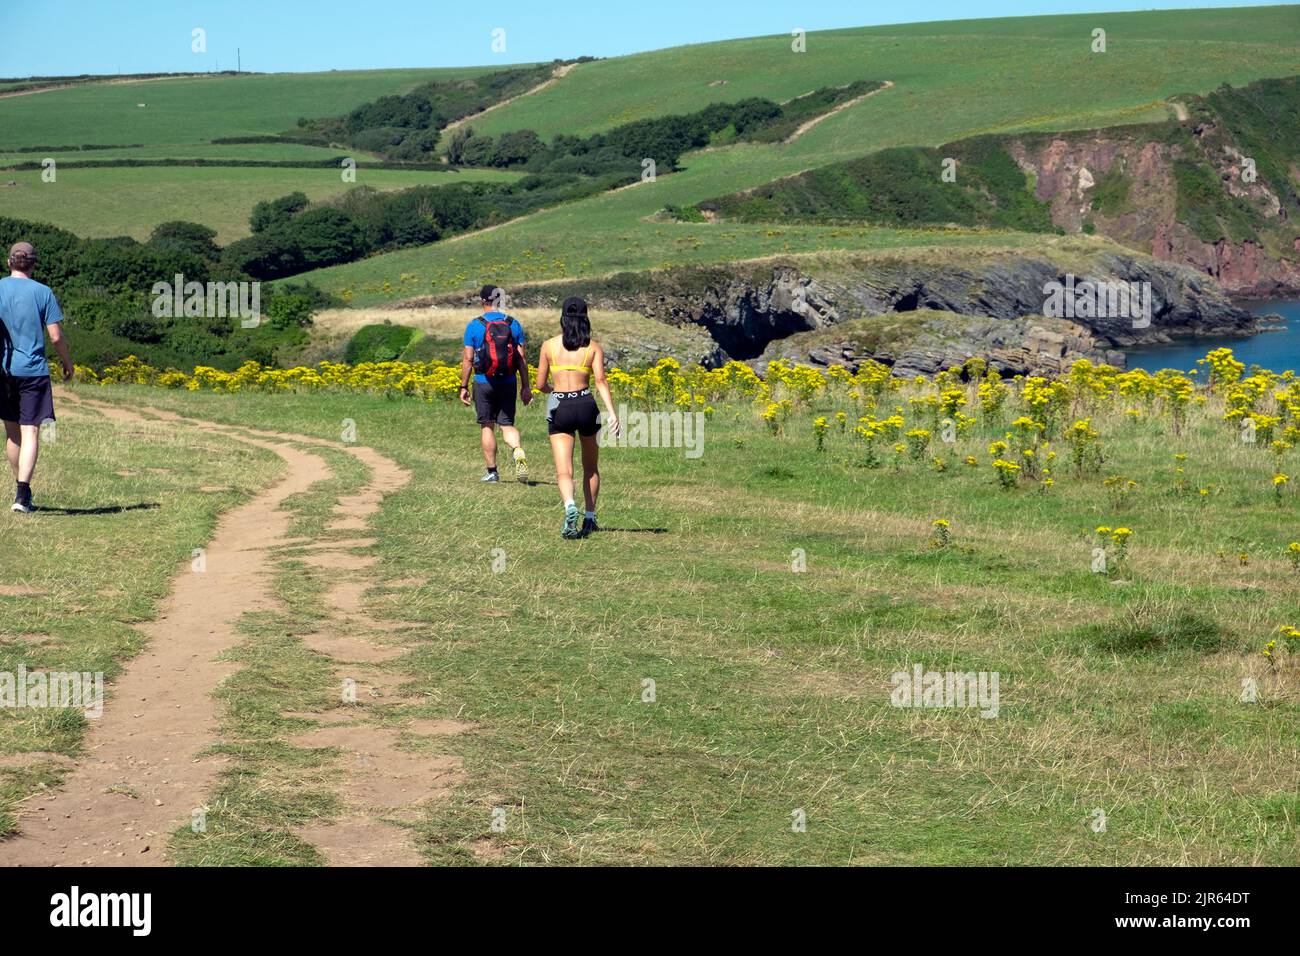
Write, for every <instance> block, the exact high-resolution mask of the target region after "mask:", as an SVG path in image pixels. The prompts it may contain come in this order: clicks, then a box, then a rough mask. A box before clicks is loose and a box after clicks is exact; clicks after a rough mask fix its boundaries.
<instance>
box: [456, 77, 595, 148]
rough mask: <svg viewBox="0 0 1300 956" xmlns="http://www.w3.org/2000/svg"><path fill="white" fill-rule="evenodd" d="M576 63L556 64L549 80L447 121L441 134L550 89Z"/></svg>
mask: <svg viewBox="0 0 1300 956" xmlns="http://www.w3.org/2000/svg"><path fill="white" fill-rule="evenodd" d="M577 65H578V64H576V63H565V64H562V65H560V66H557V67H556V68H555V71H554V72H553V73H552V74H551V78H550V79H549V80H546V81H545V82H542V83H538V84H537V85H536V86H534V87H533V88H532V89H531V90H524V91H523V92H522V93H520V94H518V95H517V96H512V97H510V98H509V99H506V100H502V101H501V102H500V103H493V104H492V105H491V106H489V107H488V108H487V109H485V110H479V112H477V113H474V114H473V115H472V116H464V117H462V118H460V119H458V120H455V121H454V122H451V123H448V124H447V125H446V126H444V127H443V128H442V135H443V136H446V135H447V134H448V133H450V132H451V131H452V130H454V129H456V128H457V127H459V126H464V125H465V124H466V123H472V122H474V121H475V120H477V119H482V118H483V117H484V116H486V115H487V114H488V113H491V112H492V111H493V110H499V109H501V108H502V107H503V106H509V105H510V104H511V103H513V102H515V101H516V100H522V99H523V98H524V97H525V96H533V95H535V94H537V93H540V92H542V90H546V89H550V88H551V87H552V86H554V85H555V84H556V83H558V82H559V81H560V80H561V79H563V78H564V77H565V76H568V75H569V73H570V72H571V71H572V70H573V68H574V67H575V66H577Z"/></svg>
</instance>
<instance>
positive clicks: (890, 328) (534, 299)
mask: <svg viewBox="0 0 1300 956" xmlns="http://www.w3.org/2000/svg"><path fill="white" fill-rule="evenodd" d="M1086 282H1093V283H1112V284H1118V283H1125V284H1127V283H1137V284H1139V285H1142V286H1144V287H1145V288H1146V289H1147V290H1148V291H1149V295H1150V315H1149V323H1148V322H1147V321H1146V320H1144V319H1140V318H1139V319H1135V318H1134V317H1133V316H1132V315H1112V314H1099V315H1089V316H1078V315H1074V316H1061V315H1056V316H1053V317H1051V320H1049V319H1044V318H1043V314H1044V312H1045V311H1051V310H1050V309H1048V308H1047V305H1048V299H1049V296H1048V293H1047V290H1048V289H1049V288H1050V287H1051V286H1052V284H1053V283H1059V284H1062V285H1064V284H1066V283H1070V284H1073V285H1082V284H1083V283H1086ZM569 295H582V296H583V297H585V298H586V299H587V300H588V302H589V303H590V304H591V306H592V308H593V309H596V310H601V309H605V310H629V311H635V312H640V313H641V314H643V315H646V316H648V317H651V318H655V319H658V320H660V321H663V322H666V323H669V324H672V325H677V326H682V325H687V324H691V325H697V326H700V327H702V328H704V329H705V330H707V331H708V333H709V334H710V336H711V337H712V338H713V340H714V341H715V342H716V343H717V350H716V352H715V354H713V355H712V356H710V357H709V358H708V360H707V364H715V363H720V362H723V361H726V360H727V359H729V358H736V359H741V360H750V359H758V358H762V357H770V356H774V355H778V354H779V355H788V357H791V358H795V359H799V360H802V361H812V362H821V363H823V364H827V363H831V362H840V363H842V364H850V365H852V364H855V363H856V362H858V361H861V360H862V359H863V358H865V357H868V356H871V357H875V358H877V359H879V360H882V361H885V362H887V363H889V364H893V365H896V367H897V368H898V370H899V374H913V373H926V372H932V371H935V370H937V369H938V368H941V367H946V364H952V362H951V361H950V359H953V358H954V357H955V358H956V360H957V361H960V360H962V359H964V358H967V357H970V356H972V355H982V356H984V357H986V358H988V359H990V360H991V361H993V362H994V364H996V365H999V366H1000V367H1002V368H1004V369H1007V370H1010V371H1012V372H1023V371H1031V370H1037V371H1053V370H1060V369H1061V368H1064V367H1067V366H1068V365H1069V363H1070V362H1071V361H1073V360H1074V359H1075V358H1079V357H1087V358H1090V359H1093V360H1095V361H1104V362H1109V363H1110V364H1115V365H1122V364H1123V361H1124V357H1123V355H1122V353H1120V352H1119V351H1118V349H1120V348H1122V347H1125V346H1131V345H1136V344H1154V343H1161V342H1168V341H1170V339H1171V338H1172V337H1176V336H1183V335H1200V336H1240V335H1248V334H1251V333H1253V332H1255V331H1257V330H1258V329H1259V327H1260V322H1259V320H1258V319H1257V318H1256V317H1254V316H1252V315H1251V314H1250V313H1248V312H1247V311H1245V310H1244V309H1241V308H1239V307H1238V306H1236V305H1234V304H1233V303H1232V302H1231V301H1230V300H1229V299H1228V298H1227V297H1226V296H1225V295H1224V293H1223V292H1222V290H1221V289H1220V288H1219V287H1218V286H1217V284H1216V283H1215V282H1214V281H1213V280H1211V279H1209V278H1208V277H1206V276H1204V275H1201V274H1198V273H1197V272H1196V271H1194V270H1192V269H1190V268H1186V267H1183V266H1176V265H1173V264H1170V263H1166V262H1160V261H1158V260H1156V259H1154V258H1152V257H1150V256H1141V255H1137V254H1132V253H1127V252H1123V251H1101V252H1098V251H1096V250H1095V249H1086V248H1084V246H1083V244H1081V243H1079V241H1078V240H1060V239H1045V240H1044V244H1043V250H1042V252H1041V253H1039V254H1035V255H1033V256H1029V257H1026V256H1023V255H1021V254H1017V253H1014V252H1011V251H1004V252H1000V253H984V254H972V255H971V256H969V257H968V258H967V260H966V261H963V262H960V263H943V264H941V263H937V262H934V261H933V258H932V256H930V255H927V254H926V253H925V252H916V253H912V254H899V255H891V256H888V257H884V256H878V255H866V254H864V255H836V256H825V257H811V258H808V259H798V260H795V259H791V260H786V261H776V262H766V263H762V264H755V263H734V264H729V265H725V266H716V267H703V268H679V269H670V270H664V271H662V272H649V273H625V274H620V275H616V276H611V277H608V278H603V279H595V280H586V281H574V282H565V283H554V284H547V285H542V286H531V287H528V286H525V287H521V288H518V289H514V290H511V297H512V302H513V303H514V304H516V305H518V306H524V307H528V306H532V307H554V306H556V304H557V303H558V302H560V301H561V300H563V299H564V298H565V297H566V296H569ZM455 301H456V300H455V299H454V298H451V297H444V298H442V299H440V300H437V303H446V304H450V303H451V302H455ZM913 313H915V315H913ZM873 319H876V320H887V321H874V322H873V321H871V320H873ZM936 323H937V324H936ZM939 326H942V329H941V330H940V329H939V328H938V327H939ZM840 327H843V328H844V329H846V330H848V329H850V328H852V330H853V332H854V335H853V336H852V337H851V338H850V337H844V338H838V339H837V338H836V335H835V330H836V329H838V328H840ZM809 332H818V333H819V335H818V336H816V337H815V339H808V338H805V337H801V336H800V333H809ZM782 343H786V344H785V345H784V346H782Z"/></svg>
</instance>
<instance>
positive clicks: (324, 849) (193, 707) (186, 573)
mask: <svg viewBox="0 0 1300 956" xmlns="http://www.w3.org/2000/svg"><path fill="white" fill-rule="evenodd" d="M64 398H65V400H67V401H69V402H73V403H75V404H76V405H78V406H80V407H82V408H86V409H91V410H94V411H96V412H98V413H100V414H103V415H105V416H107V417H110V418H113V419H116V420H118V421H124V422H132V423H142V424H148V423H149V422H150V421H151V420H152V421H154V422H169V423H176V424H181V425H183V426H185V427H190V428H195V429H200V430H203V431H208V432H216V433H219V434H221V435H222V436H224V437H226V438H228V439H230V440H232V441H238V442H241V443H244V444H246V445H250V446H253V447H256V448H261V449H264V450H267V451H270V452H272V453H273V454H275V455H278V456H279V457H280V458H281V459H282V460H283V461H284V463H285V465H286V466H287V474H286V475H285V476H284V477H283V478H281V479H280V480H279V481H278V482H276V483H275V484H274V485H272V486H271V487H269V488H267V489H266V490H264V491H263V492H262V493H260V494H259V495H257V496H256V497H255V498H253V499H252V500H251V501H249V502H247V503H245V504H243V505H241V506H239V507H237V508H235V509H233V510H231V511H229V512H227V513H226V514H224V515H223V516H222V517H221V519H220V520H219V522H218V524H217V527H216V531H215V533H214V535H213V537H212V540H211V541H210V542H208V544H207V545H206V547H205V548H204V561H205V565H206V567H205V570H204V571H203V572H202V573H196V572H195V571H194V570H193V568H192V567H191V566H190V565H188V564H187V565H186V566H185V567H184V568H183V569H182V570H181V571H180V573H179V574H178V575H177V577H176V579H175V581H174V584H173V589H172V593H171V595H170V596H169V597H168V598H167V600H166V601H165V602H164V604H163V605H162V607H161V609H160V611H161V613H160V616H159V618H158V619H157V620H156V621H154V622H152V623H150V624H148V625H145V626H144V627H143V628H142V630H143V631H144V633H145V634H146V636H147V637H148V638H149V644H148V646H147V647H146V649H145V650H144V651H143V652H142V653H141V654H140V655H138V656H137V657H136V658H135V659H133V660H132V661H131V662H130V663H129V664H128V666H127V668H126V670H125V672H124V673H123V674H122V675H121V676H120V677H119V678H118V679H117V680H116V681H114V683H113V685H112V687H111V690H110V695H109V698H108V701H107V703H106V706H105V708H104V713H103V716H102V717H100V718H99V719H97V720H94V721H92V722H91V724H90V728H89V730H88V732H87V736H86V742H85V743H86V756H84V757H82V758H81V759H79V760H77V761H76V765H75V769H74V770H73V772H72V773H71V774H70V775H69V776H68V778H67V779H66V780H65V783H64V786H63V787H62V789H61V790H60V791H58V792H57V793H53V794H50V795H48V796H45V797H41V798H39V799H37V800H35V801H33V802H32V803H30V804H29V806H28V807H27V811H26V812H25V813H24V815H23V817H22V819H21V821H20V823H21V832H20V834H19V835H18V836H16V837H14V838H12V839H9V840H7V841H4V842H2V843H0V865H9V866H13V865H19V866H52V865H65V866H94V865H117V866H124V865H125V866H159V865H165V864H166V863H167V860H166V859H165V853H164V850H165V846H166V841H167V838H168V836H169V835H170V833H171V832H172V831H173V830H175V829H176V828H177V827H179V826H183V825H185V824H186V823H187V822H188V821H189V820H190V816H191V812H192V811H193V810H194V809H195V808H198V807H201V806H203V805H204V804H205V802H206V800H207V798H208V796H209V795H210V794H211V792H212V789H213V788H214V786H215V785H216V783H217V775H218V774H219V772H220V770H221V768H222V766H223V763H224V760H223V759H222V758H213V757H200V754H201V753H202V751H203V750H204V749H205V748H207V747H208V746H210V745H211V744H212V743H214V742H215V741H216V739H217V738H216V723H217V713H216V704H215V701H214V700H213V698H212V696H211V695H212V691H213V690H214V689H215V688H216V687H217V685H218V684H219V683H220V682H221V681H222V679H224V678H225V677H226V676H228V675H229V674H231V673H233V672H234V671H235V670H236V669H237V668H236V665H233V664H228V663H224V662H221V661H218V660H217V657H218V656H219V655H220V654H221V653H222V652H223V651H226V650H228V649H230V648H232V647H234V646H235V645H237V644H239V643H240V642H242V641H243V640H244V637H243V635H242V634H241V633H240V632H239V629H238V624H239V620H240V618H241V617H242V616H243V615H244V614H245V613H246V612H249V611H256V610H259V609H264V608H269V607H273V606H274V599H273V597H272V594H271V586H272V579H273V565H274V562H275V560H276V554H275V549H277V548H278V547H282V546H285V545H293V546H297V547H302V546H307V547H310V548H312V549H313V551H312V554H313V558H312V563H315V564H317V565H318V566H319V567H322V568H324V569H326V570H328V571H330V572H331V573H332V574H334V575H335V576H336V580H335V581H334V584H333V588H332V590H331V592H330V595H331V604H332V605H333V606H334V610H335V611H336V612H337V616H338V618H339V625H338V626H339V627H340V628H343V629H345V633H343V634H339V633H328V634H322V635H316V636H314V638H313V639H309V640H308V641H307V644H308V646H309V647H311V648H312V649H313V650H315V651H317V652H318V653H321V654H323V655H326V656H328V657H332V658H335V659H336V663H337V664H338V665H339V672H340V677H341V680H342V679H343V678H344V677H351V676H352V674H353V673H354V672H355V673H356V675H357V676H356V677H353V678H352V679H353V680H354V681H357V682H361V681H366V682H367V685H368V684H371V683H375V680H376V678H375V675H373V674H368V673H364V672H363V671H361V670H358V668H364V667H366V666H373V665H375V664H377V663H379V662H383V661H385V660H388V659H390V657H391V656H392V655H393V654H394V653H401V652H402V649H401V648H400V647H399V648H394V647H391V646H390V647H386V648H385V647H379V646H377V645H376V641H375V638H374V635H381V634H383V633H384V632H385V631H388V630H391V626H389V625H384V624H381V623H379V622H373V621H370V620H369V619H368V618H367V617H366V616H365V612H364V610H363V609H362V606H361V603H362V596H363V595H364V592H365V589H366V585H365V579H364V576H362V575H360V574H358V572H359V571H360V570H362V569H364V568H366V567H368V566H369V565H370V564H373V563H374V561H375V559H374V558H372V557H368V556H364V555H360V554H358V553H357V551H356V550H355V549H357V548H364V547H368V546H370V545H373V544H374V539H373V538H368V539H366V538H362V539H345V540H338V539H335V538H330V539H326V540H322V541H319V542H314V541H306V542H303V541H300V540H298V539H293V540H289V539H288V538H287V537H286V535H287V533H288V530H289V527H290V522H291V520H292V516H291V514H290V512H289V511H287V510H285V509H284V508H282V507H281V506H282V505H283V503H284V501H285V500H286V499H287V498H288V497H290V496H291V495H295V494H298V493H301V492H305V491H307V490H308V489H309V488H310V487H311V486H312V485H313V484H315V483H316V482H318V481H322V480H325V479H328V478H330V477H331V476H332V474H333V472H332V471H331V469H330V468H329V466H328V464H327V462H326V461H325V459H324V458H323V457H321V456H320V455H316V454H312V453H311V452H309V451H304V450H303V449H302V447H301V446H303V445H306V446H308V447H311V446H319V447H330V448H334V449H339V448H342V449H343V450H344V451H346V452H348V453H350V454H352V455H353V456H354V457H356V458H358V459H359V460H360V461H362V462H363V463H364V464H365V465H366V467H367V469H368V471H369V473H370V478H369V480H368V482H367V483H366V484H365V485H364V486H363V487H361V488H360V489H358V490H356V491H355V492H354V493H353V494H350V495H348V496H347V497H344V498H341V499H340V500H339V501H338V503H337V504H336V506H335V509H334V516H335V517H334V520H333V521H332V523H331V526H330V530H331V531H354V530H357V531H359V530H362V529H365V528H368V526H369V521H370V519H371V518H372V517H373V516H374V515H375V513H376V512H377V511H378V509H379V506H380V503H381V502H382V500H383V497H384V496H385V495H387V494H390V493H392V492H394V491H396V490H398V489H399V488H401V487H402V486H403V485H404V484H405V483H406V482H407V481H408V480H409V477H410V476H409V474H408V473H407V472H406V471H405V469H403V468H401V467H400V466H398V465H397V464H396V463H395V462H393V461H391V460H390V459H388V458H386V457H384V456H383V455H380V454H378V453H377V452H375V451H374V450H372V449H369V448H365V447H362V446H354V445H339V444H337V443H333V442H328V441H324V440H321V439H316V438H310V437H306V436H301V435H286V434H282V433H279V432H270V431H262V430H256V429H238V430H237V429H234V428H231V427H229V426H224V425H219V424H216V423H212V422H202V421H196V420H193V419H188V418H183V417H181V416H179V415H176V414H174V413H170V412H166V411H162V410H158V409H142V410H139V411H137V410H127V409H124V408H120V407H117V406H113V405H109V404H103V403H99V402H91V401H86V400H84V399H78V398H74V397H72V396H70V395H65V396H64ZM142 412H143V414H142ZM367 634H369V635H372V636H371V638H370V639H367V637H366V635H367ZM384 680H385V681H386V680H387V679H386V678H384ZM349 711H351V712H350V713H349ZM335 713H336V712H335V711H329V712H326V714H321V715H308V714H303V715H299V716H305V717H310V716H320V717H322V718H326V717H327V715H333V714H335ZM341 716H343V717H344V718H345V719H350V720H352V721H354V722H355V721H356V720H357V719H360V720H362V721H365V720H366V719H368V716H369V715H368V714H367V713H366V710H365V708H364V707H357V708H348V709H345V711H344V712H343V714H342V715H341ZM325 722H326V724H327V726H324V727H318V728H317V729H316V730H314V731H309V732H307V733H306V734H303V735H299V738H295V739H294V741H293V742H294V743H297V744H299V745H301V746H315V747H324V746H331V747H339V748H340V749H341V751H342V753H341V756H340V757H339V764H340V766H343V767H349V768H356V767H364V768H365V772H364V773H363V774H356V773H355V771H354V772H353V775H352V776H350V777H348V778H347V779H346V780H345V783H346V784H347V785H346V786H345V787H344V788H343V789H344V791H345V792H344V793H343V794H342V796H343V797H344V803H345V806H346V807H347V808H348V809H347V812H346V813H345V814H344V816H343V817H342V818H340V819H336V820H332V821H325V822H322V823H321V824H317V825H314V826H313V827H311V828H309V829H308V830H304V831H303V832H302V833H300V835H301V836H303V837H304V838H307V839H309V840H310V842H312V843H314V844H316V845H317V847H318V849H319V850H320V852H321V853H322V855H324V856H325V858H326V859H327V861H329V862H330V863H333V864H337V865H369V864H378V863H383V864H387V865H416V864H418V863H419V857H418V855H417V854H416V853H415V852H414V850H413V848H412V847H411V846H410V842H409V838H408V836H407V834H406V833H405V832H404V831H403V830H401V829H400V828H398V827H396V826H393V825H391V824H389V823H387V822H385V818H394V817H395V818H397V819H399V820H400V819H402V818H403V816H406V817H407V818H409V817H410V814H411V812H412V811H414V810H415V809H416V808H418V805H419V804H420V803H422V802H423V801H424V800H426V799H428V798H430V797H431V796H436V795H437V794H439V793H442V792H445V791H446V789H447V788H448V787H449V786H451V785H452V784H453V783H455V782H456V780H457V779H458V778H459V770H460V766H459V760H458V758H454V757H429V756H415V755H413V754H410V753H408V752H406V751H404V750H399V749H398V748H397V746H396V742H397V737H398V733H399V732H404V733H414V734H424V735H428V736H438V735H444V734H446V733H451V732H458V731H457V730H449V729H447V728H448V727H449V726H454V725H448V724H439V725H437V727H436V728H435V729H428V728H426V727H422V726H418V722H417V725H413V726H408V727H406V728H401V729H400V731H399V730H393V729H382V728H378V727H371V726H367V725H365V724H364V722H363V723H361V724H360V725H356V726H353V727H351V728H349V729H348V730H347V731H346V733H344V732H342V731H341V730H340V728H339V727H337V726H329V725H331V724H333V725H337V724H338V723H339V722H338V721H337V720H326V721H325ZM461 729H463V728H461Z"/></svg>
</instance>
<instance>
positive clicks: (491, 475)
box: [479, 471, 501, 481]
mask: <svg viewBox="0 0 1300 956" xmlns="http://www.w3.org/2000/svg"><path fill="white" fill-rule="evenodd" d="M500 480H501V476H500V475H498V474H497V473H496V472H495V471H489V472H487V473H485V474H484V475H483V477H482V478H480V479H479V481H500Z"/></svg>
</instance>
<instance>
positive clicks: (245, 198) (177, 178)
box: [0, 166, 518, 243]
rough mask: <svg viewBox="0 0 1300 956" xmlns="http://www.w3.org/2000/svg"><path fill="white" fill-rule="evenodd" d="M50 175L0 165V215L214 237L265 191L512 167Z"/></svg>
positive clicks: (399, 182) (241, 222) (241, 226)
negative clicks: (351, 175)
mask: <svg viewBox="0 0 1300 956" xmlns="http://www.w3.org/2000/svg"><path fill="white" fill-rule="evenodd" d="M57 176H58V178H57V180H56V181H55V182H53V183H45V182H42V181H41V173H40V171H39V170H33V171H29V172H17V173H0V180H9V179H12V180H15V181H17V183H18V185H17V186H10V187H7V188H0V215H4V216H14V217H17V218H20V219H34V220H38V221H42V222H53V223H56V224H58V225H60V226H62V227H64V228H66V229H70V230H72V231H73V232H75V233H76V234H77V235H80V236H84V237H87V238H104V237H109V236H121V235H128V236H132V237H133V238H135V239H139V240H145V239H148V238H149V234H150V233H151V232H152V231H153V228H154V227H155V226H157V225H158V224H159V223H160V222H165V221H169V220H173V219H184V220H188V221H191V222H200V223H203V224H204V225H206V226H208V227H210V228H212V229H215V230H217V241H218V242H220V243H229V242H233V241H234V240H236V239H240V238H242V237H244V236H247V235H248V234H249V229H248V217H249V214H250V213H252V211H253V207H254V206H255V205H257V203H259V202H261V201H262V200H265V199H276V198H278V197H280V196H284V195H287V194H288V193H291V192H295V191H302V192H304V193H306V194H307V195H308V197H309V198H311V199H312V200H313V201H320V200H323V199H327V198H329V197H331V196H337V195H340V194H342V193H343V192H344V191H346V190H348V189H353V188H355V187H356V186H372V187H374V188H375V189H381V190H390V189H404V188H407V187H410V186H421V185H436V184H439V183H447V182H466V181H469V180H489V181H505V180H510V179H515V178H517V176H518V174H517V173H509V172H504V171H501V170H465V171H464V172H460V173H452V172H420V171H416V170H411V171H406V170H391V169H364V168H362V169H358V170H357V180H356V182H355V183H345V182H343V180H342V175H341V171H340V170H335V169H328V168H325V169H268V168H258V167H245V168H238V169H231V168H218V167H210V166H188V167H186V166H169V167H136V168H129V167H121V168H106V169H60V170H58V172H57Z"/></svg>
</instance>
